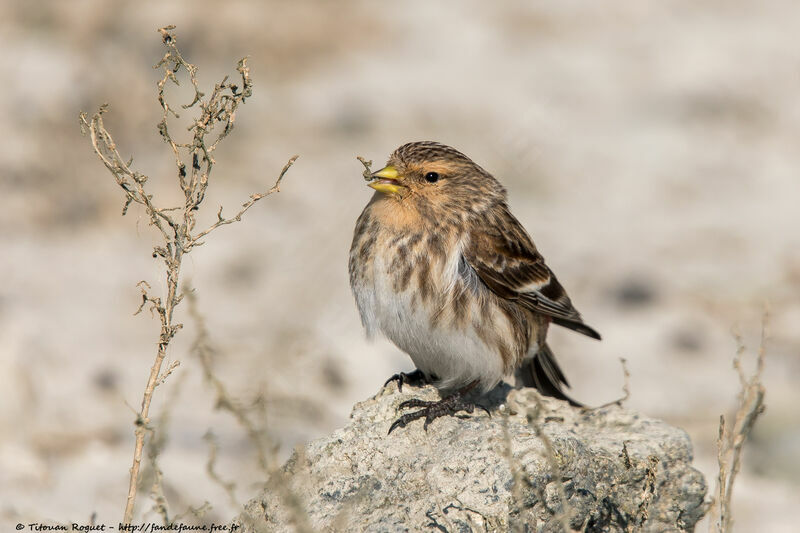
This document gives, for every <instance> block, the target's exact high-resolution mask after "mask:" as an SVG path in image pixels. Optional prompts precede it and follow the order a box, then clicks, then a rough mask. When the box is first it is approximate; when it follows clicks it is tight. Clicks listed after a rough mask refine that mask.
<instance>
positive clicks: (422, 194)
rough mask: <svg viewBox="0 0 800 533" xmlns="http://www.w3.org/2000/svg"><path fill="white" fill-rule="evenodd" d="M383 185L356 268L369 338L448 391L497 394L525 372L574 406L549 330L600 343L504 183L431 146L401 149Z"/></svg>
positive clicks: (356, 243)
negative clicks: (475, 386)
mask: <svg viewBox="0 0 800 533" xmlns="http://www.w3.org/2000/svg"><path fill="white" fill-rule="evenodd" d="M374 176H375V178H376V181H373V182H372V183H371V184H370V185H371V186H372V187H373V188H375V189H376V190H377V192H376V193H375V194H374V196H373V197H372V199H371V200H370V202H369V204H368V205H367V207H366V208H365V209H364V211H363V212H362V213H361V216H360V217H359V218H358V221H357V223H356V228H355V233H354V237H353V244H352V247H351V249H350V263H349V270H350V284H351V287H352V289H353V293H354V295H355V298H356V302H357V305H358V309H359V313H360V314H361V319H362V322H363V323H364V326H365V327H366V330H367V333H368V335H370V336H371V335H374V334H376V333H378V332H381V333H383V334H384V335H386V337H388V338H389V339H390V340H391V341H392V342H394V343H395V344H396V345H397V346H398V347H399V348H400V349H401V350H403V351H405V352H406V353H408V354H409V356H411V359H412V360H413V361H414V364H415V365H416V366H417V368H418V369H420V370H421V371H422V372H423V373H424V374H425V375H426V376H428V377H429V378H430V379H432V380H433V381H434V383H435V384H436V385H437V386H438V387H440V388H441V389H444V390H454V389H458V388H461V387H465V386H466V385H468V384H470V383H473V382H475V381H477V382H478V383H479V385H480V387H481V388H482V389H483V390H488V389H491V388H492V387H494V386H495V385H496V384H497V383H498V382H499V381H500V380H501V379H502V378H503V377H504V376H507V375H509V374H511V373H513V372H514V371H517V373H518V377H519V378H521V379H522V381H523V383H524V384H525V385H529V386H536V387H537V388H539V389H540V390H541V391H542V392H543V393H545V394H548V395H551V396H555V397H558V398H562V399H569V398H568V397H567V396H566V395H564V393H563V391H562V389H561V385H562V384H564V385H566V384H567V381H566V379H565V378H564V375H563V373H562V372H561V369H560V368H559V367H558V364H557V363H556V361H555V359H554V357H553V354H552V352H551V351H550V349H549V348H548V346H547V344H546V343H545V337H546V334H547V328H548V326H549V323H550V322H554V323H556V324H558V325H561V326H564V327H567V328H570V329H573V330H575V331H578V332H580V333H583V334H585V335H589V336H591V337H594V338H597V339H599V338H600V336H599V335H598V334H597V332H595V331H594V330H593V329H592V328H590V327H589V326H587V325H586V324H584V322H583V319H582V318H581V316H580V314H579V313H578V311H577V310H576V309H575V308H574V307H573V305H572V302H571V301H570V299H569V297H568V296H567V293H566V291H565V290H564V288H563V287H562V286H561V284H560V283H559V282H558V280H557V279H556V277H555V276H554V275H553V273H552V271H551V270H550V269H549V268H548V267H547V265H546V264H545V262H544V258H543V257H542V256H541V254H539V252H538V251H537V250H536V247H535V246H534V244H533V241H532V240H531V238H530V236H529V235H528V233H527V232H526V231H525V229H524V228H523V227H522V225H521V224H520V223H519V221H518V220H517V219H516V218H515V217H514V215H512V214H511V212H510V211H509V209H508V205H507V204H506V191H505V189H504V188H503V187H502V185H500V183H499V182H498V181H497V180H496V179H494V178H493V177H492V176H491V175H490V174H489V173H488V172H486V171H485V170H484V169H482V168H481V167H480V166H478V165H477V164H475V163H474V162H473V161H472V160H471V159H469V158H468V157H467V156H465V155H464V154H462V153H461V152H459V151H457V150H455V149H454V148H451V147H449V146H445V145H442V144H439V143H434V142H416V143H409V144H405V145H403V146H401V147H400V148H398V149H397V150H396V151H395V152H394V153H393V154H392V155H391V157H390V158H389V161H388V163H387V167H386V168H385V169H383V170H381V171H378V172H376V173H374ZM434 178H436V179H434ZM570 401H571V400H570Z"/></svg>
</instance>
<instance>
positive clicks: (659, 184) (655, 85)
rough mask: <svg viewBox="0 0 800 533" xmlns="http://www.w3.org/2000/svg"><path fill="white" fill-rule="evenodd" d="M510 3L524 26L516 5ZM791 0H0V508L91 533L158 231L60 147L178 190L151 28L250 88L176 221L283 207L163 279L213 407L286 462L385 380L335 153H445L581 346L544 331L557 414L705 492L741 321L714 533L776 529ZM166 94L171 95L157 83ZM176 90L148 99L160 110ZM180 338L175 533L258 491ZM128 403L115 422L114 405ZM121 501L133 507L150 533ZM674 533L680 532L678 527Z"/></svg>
mask: <svg viewBox="0 0 800 533" xmlns="http://www.w3.org/2000/svg"><path fill="white" fill-rule="evenodd" d="M524 4H530V5H524ZM798 22H800V4H798V3H797V2H792V1H790V0H766V1H763V2H758V3H756V2H745V1H730V0H726V1H721V0H712V1H707V2H702V3H698V2H692V1H690V0H674V1H668V2H660V3H658V4H653V3H642V2H638V1H635V0H627V1H615V2H604V3H602V5H600V4H596V3H590V2H572V1H569V2H564V1H559V2H544V3H541V2H540V3H535V4H534V3H521V2H517V3H513V2H494V3H486V2H478V1H469V2H454V1H451V2H447V1H446V2H437V3H435V4H434V3H432V2H424V1H421V0H420V1H409V2H402V3H400V2H397V3H380V4H379V3H375V2H368V1H367V0H363V1H340V2H323V1H289V0H285V1H270V2H248V1H236V0H231V1H228V2H226V3H224V4H219V3H216V2H211V1H201V0H193V1H191V2H190V1H183V2H169V3H164V2H136V3H132V2H120V1H113V2H112V1H103V0H75V1H72V2H61V1H57V0H52V1H38V2H24V1H19V2H17V1H8V0H6V1H4V2H2V3H0V48H1V49H2V50H3V52H2V54H0V79H2V87H1V88H0V124H2V130H3V131H5V132H6V133H5V137H4V141H3V142H2V143H0V228H2V231H0V249H2V252H0V273H2V279H3V283H2V285H0V391H2V392H1V393H0V398H1V399H0V502H2V503H0V519H2V521H3V522H4V523H6V522H7V523H9V524H10V523H14V522H20V521H21V522H26V523H27V522H30V521H55V522H61V523H68V522H73V521H77V522H88V521H89V519H90V517H91V516H92V514H93V513H96V520H97V522H98V523H104V522H105V523H112V524H116V522H117V521H119V520H120V519H121V517H122V511H123V507H124V499H125V494H126V491H127V478H128V468H129V467H130V460H131V455H132V449H133V426H132V422H133V420H134V408H133V407H136V408H138V405H139V404H140V403H141V394H142V391H143V389H144V384H145V381H146V378H147V374H148V372H149V369H150V366H151V364H152V361H153V357H154V354H155V343H156V339H157V335H158V323H157V320H156V319H154V318H151V317H150V316H149V313H147V312H145V313H142V314H140V315H138V316H136V317H134V316H132V315H133V312H134V311H135V310H136V308H137V307H138V305H139V302H140V295H139V291H138V289H137V288H136V286H135V284H136V283H137V282H138V281H140V280H146V281H148V282H149V283H150V284H151V285H152V287H153V290H154V292H158V291H159V290H161V289H163V287H164V284H165V279H164V274H163V267H162V266H161V264H160V263H159V262H158V261H156V260H154V259H152V258H151V248H152V244H153V243H154V242H155V237H156V236H155V234H154V232H153V231H152V228H150V227H149V226H148V224H147V218H146V216H145V215H144V213H143V212H142V211H141V210H140V209H136V208H131V210H130V212H129V213H128V215H127V216H126V217H124V218H123V217H121V216H120V211H121V208H122V203H123V202H122V194H121V191H120V190H119V188H118V186H117V185H116V184H115V183H114V182H113V180H112V178H111V176H110V175H109V174H108V173H107V172H106V170H105V168H103V167H102V165H101V163H100V162H99V160H98V159H97V158H96V156H95V155H94V154H93V152H92V150H91V146H90V142H89V139H88V138H86V137H82V136H81V135H80V130H79V127H78V119H77V117H78V112H79V111H82V110H83V111H88V112H90V113H91V112H94V111H96V109H97V108H98V106H100V105H101V104H102V103H104V102H108V103H109V104H110V110H109V112H108V114H107V115H106V126H107V127H108V129H109V130H110V131H111V133H112V134H113V135H114V137H115V140H116V141H117V143H118V146H119V148H120V151H121V152H122V153H123V155H124V156H127V155H133V156H134V157H135V159H134V167H135V168H136V169H138V170H139V171H141V172H143V173H145V174H147V175H149V176H150V182H149V185H150V187H151V189H150V191H151V192H152V193H153V194H155V195H156V198H158V199H161V200H162V204H167V203H169V202H170V201H172V200H175V199H177V198H178V189H177V185H176V180H175V169H174V164H173V160H172V156H171V155H170V151H169V149H168V147H167V146H166V145H164V144H163V143H162V142H161V140H160V138H159V136H158V134H157V131H156V123H157V122H158V121H159V120H160V116H161V111H160V108H159V106H158V103H157V101H156V98H155V83H156V81H157V80H158V78H159V73H158V71H155V70H153V68H152V65H154V64H155V63H156V62H157V61H158V60H159V59H160V58H161V56H162V55H163V52H164V51H163V47H162V44H161V42H160V37H159V35H158V33H157V32H156V29H157V28H159V27H161V26H165V25H167V24H175V25H177V29H176V30H175V33H176V35H177V38H178V44H179V46H180V49H181V51H182V52H183V54H184V56H185V57H186V58H187V59H188V60H189V61H191V62H192V63H194V64H196V65H198V67H199V68H200V71H199V77H200V81H201V85H202V86H203V87H205V88H207V89H210V88H211V87H212V85H213V83H215V82H217V81H219V80H220V79H221V77H222V76H223V75H224V74H235V70H234V69H235V65H236V61H237V60H238V59H239V58H240V57H243V56H245V55H248V56H250V60H249V64H250V66H251V69H252V78H253V81H254V95H253V97H252V98H251V99H249V100H248V101H247V103H246V105H245V106H244V107H242V108H241V109H240V111H239V113H238V117H237V122H236V129H235V131H234V133H233V134H232V135H231V136H230V137H228V139H226V140H225V141H224V144H223V145H221V146H220V149H219V150H218V152H217V155H216V159H217V166H216V167H215V169H214V173H213V175H212V184H211V187H210V189H209V196H208V198H207V200H206V204H205V207H206V209H207V211H206V212H205V213H203V214H202V215H201V224H200V225H201V226H202V225H203V224H204V223H208V222H210V221H212V220H213V219H214V216H215V213H216V209H217V206H218V205H223V206H225V207H226V212H227V213H231V214H232V213H234V212H235V210H236V208H237V207H238V206H239V205H240V204H241V203H242V202H243V201H244V200H246V199H247V197H248V195H249V194H250V193H252V192H257V191H264V190H266V189H268V188H269V187H270V186H271V185H272V183H273V182H274V180H275V178H276V176H277V174H278V172H279V170H280V168H281V167H282V166H283V164H284V163H285V161H286V160H287V159H288V158H289V157H290V156H291V155H293V154H295V153H298V154H300V159H299V160H298V161H297V163H296V165H295V166H294V167H293V168H292V169H291V170H290V171H289V173H288V175H287V177H286V179H285V180H284V183H283V186H282V189H281V192H280V194H278V195H276V196H272V197H270V198H268V199H266V200H263V201H262V202H260V203H258V204H257V205H256V206H255V207H254V208H253V209H252V210H251V211H250V212H248V214H247V216H246V217H245V219H244V221H243V222H242V223H240V224H236V225H232V226H227V227H224V228H222V229H220V230H218V232H217V233H215V234H214V235H212V236H211V237H210V238H209V239H208V242H207V244H206V245H205V246H203V247H201V248H198V249H196V250H195V251H194V252H192V254H191V255H190V256H189V257H188V258H187V259H186V260H185V261H184V268H183V274H184V276H185V279H186V280H188V281H190V282H191V283H192V285H194V286H195V287H196V289H197V307H198V310H199V312H200V314H201V315H202V316H203V317H204V319H205V321H206V325H207V327H208V330H209V332H210V340H211V342H212V343H213V345H214V346H215V348H216V352H215V354H216V355H215V359H214V365H215V368H216V371H217V375H218V377H219V378H220V379H221V380H222V381H223V382H224V383H225V384H226V385H227V386H228V388H229V392H230V394H231V396H233V397H234V398H236V399H237V400H238V401H240V402H241V404H242V405H245V406H249V405H252V404H253V403H254V402H255V403H256V404H258V405H259V406H261V407H263V415H262V416H261V417H260V418H258V421H259V423H265V424H266V426H267V428H268V431H269V434H270V436H271V437H272V438H273V439H274V440H275V441H276V442H279V443H280V450H279V452H278V455H279V457H280V458H285V457H287V456H288V454H289V453H290V451H291V449H292V447H293V446H295V445H297V444H301V443H303V442H305V441H307V440H309V439H313V438H316V437H319V436H322V435H325V434H327V433H329V432H331V431H332V430H334V429H335V428H337V427H340V426H342V425H343V424H345V422H346V420H347V417H348V414H349V411H350V408H351V406H352V404H353V403H354V402H356V401H358V400H362V399H364V398H366V397H368V396H370V395H372V394H374V393H375V392H377V391H378V390H379V389H380V387H381V385H382V384H383V381H384V380H385V379H386V378H387V377H388V376H389V375H391V374H392V373H394V372H396V371H399V370H410V369H411V363H410V360H409V359H408V358H407V356H405V355H404V354H402V353H401V352H400V351H399V350H398V349H396V348H395V347H393V346H392V345H391V344H390V343H388V342H386V341H378V342H376V343H368V342H367V341H366V340H365V339H364V335H363V332H362V328H361V324H360V322H359V319H358V315H357V311H356V308H355V304H354V302H353V301H352V297H351V295H350V289H349V285H348V279H347V255H348V250H349V246H350V240H351V236H352V228H353V226H354V223H355V219H356V217H357V216H358V214H359V213H360V211H361V209H362V208H363V206H364V205H365V204H366V202H367V201H368V199H369V197H370V193H371V192H372V191H371V190H369V189H367V188H366V187H365V186H364V181H363V179H362V177H361V172H362V170H363V168H362V166H361V165H360V164H359V162H358V161H356V159H355V157H356V155H362V156H364V157H366V158H367V159H373V160H374V161H375V162H376V165H377V164H380V163H383V162H384V161H385V159H386V158H387V157H388V155H389V153H390V152H391V151H392V150H393V149H394V148H395V147H397V146H398V145H400V144H402V143H405V142H408V141H412V140H426V139H429V140H437V141H441V142H444V143H446V144H450V145H453V146H455V147H457V148H458V149H460V150H461V151H463V152H464V153H466V154H467V155H469V156H470V157H472V158H473V159H474V160H475V161H476V162H478V163H479V164H480V165H482V166H483V167H484V168H486V169H487V170H489V171H490V172H492V173H493V174H494V175H495V176H496V177H498V178H499V179H500V180H501V181H502V182H503V183H504V184H505V185H506V186H507V188H508V190H509V194H510V204H511V207H512V209H513V211H514V212H515V213H516V215H517V216H518V217H519V218H520V220H521V221H522V222H523V224H524V225H525V226H526V227H527V228H528V229H529V231H530V232H531V234H532V236H533V237H534V239H535V241H536V243H537V245H538V246H539V248H540V250H541V251H542V253H543V254H544V255H545V257H546V258H547V261H548V263H549V265H550V266H551V267H552V268H553V269H554V271H555V272H557V273H558V276H559V279H560V280H561V282H562V283H563V284H564V286H565V287H566V288H567V290H568V291H569V293H570V295H571V296H572V299H573V301H574V303H575V304H576V306H577V307H578V308H579V309H580V310H581V312H582V313H583V315H584V317H585V318H586V320H587V322H588V323H590V324H591V325H592V326H594V327H595V328H597V329H598V330H599V331H600V332H602V334H603V341H602V342H601V343H598V342H594V341H592V340H590V339H587V338H585V337H582V336H579V335H575V334H573V333H571V332H568V331H563V330H556V329H554V330H552V334H551V338H552V341H551V346H552V347H553V349H554V350H555V351H556V353H557V355H558V356H559V359H560V361H561V362H562V366H563V367H564V370H565V371H566V373H567V375H568V377H569V379H570V381H571V384H572V393H573V396H575V397H576V398H578V399H580V400H582V401H584V402H586V403H589V404H599V403H603V402H607V401H611V400H613V399H615V398H617V397H618V396H620V395H621V389H622V384H623V376H622V370H621V367H620V363H619V361H618V359H619V358H620V357H624V358H626V359H627V360H628V367H629V369H630V374H631V378H630V389H631V397H630V399H629V401H628V402H627V406H628V407H630V408H631V409H635V410H639V411H641V412H642V413H644V414H646V415H648V416H653V417H660V418H663V419H665V420H667V421H668V422H670V423H672V424H674V425H677V426H680V427H682V428H684V429H685V430H686V431H687V432H688V433H689V435H690V436H691V438H692V441H693V443H694V446H695V452H696V466H697V467H698V468H699V469H701V470H702V471H703V472H704V473H705V475H706V477H707V480H708V482H709V485H710V487H709V488H710V490H711V491H713V490H714V483H715V476H716V472H717V466H716V448H715V441H716V436H717V426H718V420H719V415H720V414H722V413H728V412H730V410H731V409H732V408H733V407H734V406H735V400H736V393H737V391H738V377H737V375H736V373H735V372H734V371H733V369H732V365H731V361H732V358H733V356H734V354H735V352H736V349H737V342H736V340H735V337H734V333H733V332H734V331H738V332H739V333H740V334H741V336H742V338H743V340H744V342H745V344H746V345H747V347H748V351H747V352H746V355H745V361H746V362H747V363H748V364H749V363H752V362H753V360H754V355H755V353H756V351H757V349H758V345H759V336H760V331H761V323H762V315H763V310H764V306H765V303H766V304H767V305H768V306H769V309H770V319H769V332H770V335H769V340H768V343H767V346H766V351H767V366H766V371H765V376H764V380H765V384H766V386H767V397H766V403H767V411H766V413H765V415H764V416H763V418H762V419H760V420H759V422H758V425H757V427H756V433H755V436H754V438H753V440H752V442H750V443H748V447H747V450H746V454H745V458H744V466H743V471H742V474H741V477H740V479H739V481H738V484H737V486H736V489H735V492H734V513H735V516H734V518H735V520H736V524H737V529H738V530H739V531H756V530H757V531H793V530H794V529H793V528H794V527H795V524H796V520H795V517H796V514H797V512H796V510H797V508H798V506H799V505H800V417H798V415H797V413H798V411H797V403H798V400H800V393H798V392H797V386H796V384H795V383H794V382H795V380H797V379H798V378H800V329H799V328H798V327H797V324H798V323H800V209H798V203H799V202H800V176H799V175H798V168H800V149H798V148H800V146H799V145H798V143H799V142H800V98H798V97H799V96H800V48H799V47H798V46H797V27H798ZM172 94H173V95H176V96H177V97H179V98H180V97H183V96H185V95H186V94H187V93H186V92H185V91H178V92H177V93H172ZM173 101H174V100H173ZM186 311H187V309H186V306H185V305H184V306H183V307H181V308H180V309H179V312H178V315H177V319H178V320H179V321H181V322H184V323H185V326H186V327H185V328H184V330H183V331H181V332H180V333H179V334H178V336H177V338H176V340H175V341H174V343H173V346H172V348H171V351H170V361H174V360H179V361H181V363H182V364H181V366H180V367H179V368H178V369H177V370H176V371H175V372H174V373H173V374H172V376H171V377H170V378H169V380H168V381H167V383H166V385H164V386H163V387H160V388H159V389H157V392H156V398H155V400H154V403H153V407H152V413H153V417H154V418H158V417H159V416H161V414H162V413H163V412H164V411H163V410H164V408H165V407H168V411H167V412H168V415H169V423H168V424H167V426H166V430H165V431H164V432H162V435H161V436H162V437H163V438H164V439H165V440H164V441H163V449H162V451H161V455H160V460H159V461H160V467H161V469H162V471H163V474H164V492H165V494H166V496H167V499H168V502H169V506H170V512H171V514H173V515H176V514H179V513H182V512H184V511H186V509H187V508H188V507H189V506H193V507H197V506H200V505H201V504H203V502H205V501H207V502H209V503H210V505H211V507H212V508H211V510H210V511H209V514H208V515H207V518H208V519H216V520H217V521H224V520H226V519H228V518H230V517H231V516H233V515H235V514H236V506H235V504H234V501H232V499H231V498H229V497H228V496H227V495H226V493H225V491H224V490H223V489H222V488H221V487H220V486H219V485H218V484H216V483H215V482H214V481H212V480H211V479H210V478H209V476H208V474H207V472H206V462H207V460H208V457H209V445H208V442H207V440H204V438H203V436H204V435H205V434H206V433H207V431H209V429H211V430H213V433H214V435H215V438H216V442H217V444H218V447H219V450H218V452H217V464H216V470H217V472H218V473H219V475H220V477H222V478H224V479H225V480H231V481H234V482H235V483H236V489H235V500H238V501H239V502H244V501H246V500H247V499H248V498H249V497H251V496H253V495H254V494H255V491H256V487H257V486H258V483H259V482H261V481H263V475H261V474H260V472H259V471H258V469H257V468H255V467H254V465H255V453H254V450H253V448H252V445H251V443H250V441H249V440H248V438H247V435H246V434H245V431H244V430H243V429H242V427H241V426H239V425H238V424H237V423H236V422H235V421H234V420H233V418H232V417H231V416H230V415H229V414H227V413H224V412H220V411H219V410H215V405H214V403H215V395H214V392H213V389H212V388H211V387H210V386H209V385H208V384H207V383H205V382H204V380H203V376H202V372H201V369H200V366H199V364H198V363H197V360H196V358H195V357H194V356H193V355H192V354H191V353H190V346H191V343H192V341H193V340H194V338H195V336H196V334H197V324H196V322H195V321H194V320H193V319H192V318H191V317H189V316H188V315H187V312H186ZM132 406H133V407H132ZM151 507H152V502H151V501H150V500H149V499H148V491H147V490H144V491H142V492H140V496H139V505H138V512H137V516H139V517H144V518H145V519H149V520H154V521H157V520H158V516H157V515H155V513H154V512H153V511H151ZM701 529H705V528H704V526H701Z"/></svg>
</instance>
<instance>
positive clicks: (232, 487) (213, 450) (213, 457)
mask: <svg viewBox="0 0 800 533" xmlns="http://www.w3.org/2000/svg"><path fill="white" fill-rule="evenodd" d="M203 438H204V439H205V440H206V442H207V443H208V461H206V472H207V473H208V477H210V478H211V479H212V481H214V482H215V483H216V484H217V485H219V486H220V487H222V488H223V490H224V491H225V494H227V495H228V499H229V500H230V502H231V504H232V505H233V507H239V501H238V500H237V499H236V492H235V491H236V483H234V482H233V481H225V480H223V479H222V477H221V476H220V475H219V473H217V470H216V468H217V448H218V447H217V438H216V436H215V435H214V433H213V432H212V431H211V430H210V429H209V430H208V431H206V434H205V435H203Z"/></svg>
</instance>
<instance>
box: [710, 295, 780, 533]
mask: <svg viewBox="0 0 800 533" xmlns="http://www.w3.org/2000/svg"><path fill="white" fill-rule="evenodd" d="M768 323H769V314H768V313H767V312H766V311H765V312H764V317H763V319H762V323H761V343H760V346H759V348H758V355H757V357H756V369H755V372H754V373H753V374H752V375H751V376H750V377H748V376H747V375H746V374H745V371H744V369H743V368H742V356H743V355H744V353H745V351H746V348H745V346H744V343H743V342H742V338H741V336H740V335H738V334H736V335H735V336H736V341H737V344H738V349H737V350H736V356H735V357H734V358H733V367H734V368H735V369H736V373H737V374H738V376H739V384H740V386H741V390H740V391H739V395H738V400H739V402H738V406H737V408H736V414H735V415H734V418H733V424H732V425H731V424H730V422H729V421H728V420H726V418H725V415H720V417H719V436H718V437H717V462H718V464H719V477H718V479H717V497H716V499H715V501H714V502H713V504H712V506H711V516H712V519H711V523H710V527H709V529H711V528H714V529H715V530H716V531H717V532H720V533H722V532H724V533H728V532H730V531H732V529H733V517H732V515H731V501H732V497H733V485H734V482H735V481H736V475H737V474H738V473H739V470H740V469H741V465H742V450H743V448H744V443H745V441H746V440H747V437H748V436H750V434H751V433H752V431H753V427H754V426H755V423H756V420H757V419H758V417H759V416H760V415H761V414H762V413H763V412H764V409H765V406H764V394H765V392H766V389H765V388H764V384H763V383H762V382H761V374H762V372H763V370H764V357H765V353H766V351H765V343H766V340H767V325H768Z"/></svg>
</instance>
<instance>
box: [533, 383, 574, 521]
mask: <svg viewBox="0 0 800 533" xmlns="http://www.w3.org/2000/svg"><path fill="white" fill-rule="evenodd" d="M533 397H534V399H535V400H536V406H535V407H534V408H533V409H529V410H528V412H527V413H525V418H526V420H527V422H528V425H529V426H531V427H532V428H533V431H534V433H536V436H537V437H538V438H539V440H540V441H541V443H542V445H543V446H544V453H543V454H542V455H543V456H544V458H545V460H546V461H547V465H548V466H549V467H550V476H551V478H552V479H553V481H554V482H555V484H556V489H558V498H559V499H560V500H561V509H560V510H559V511H558V512H557V513H555V519H556V520H558V522H559V523H560V524H561V528H562V530H563V531H564V533H569V532H571V531H573V529H572V527H571V526H570V519H571V518H572V516H573V515H574V511H573V510H572V507H571V506H570V504H569V500H568V499H567V491H566V489H565V487H564V482H563V481H562V478H563V474H562V472H561V467H560V466H559V464H558V460H557V459H556V450H555V448H554V447H553V443H552V442H551V441H550V437H548V436H547V435H546V434H545V433H544V430H543V429H542V426H541V425H540V424H539V419H540V417H541V414H542V412H543V411H544V406H543V405H542V400H541V399H540V398H539V395H538V394H534V395H533Z"/></svg>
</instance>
